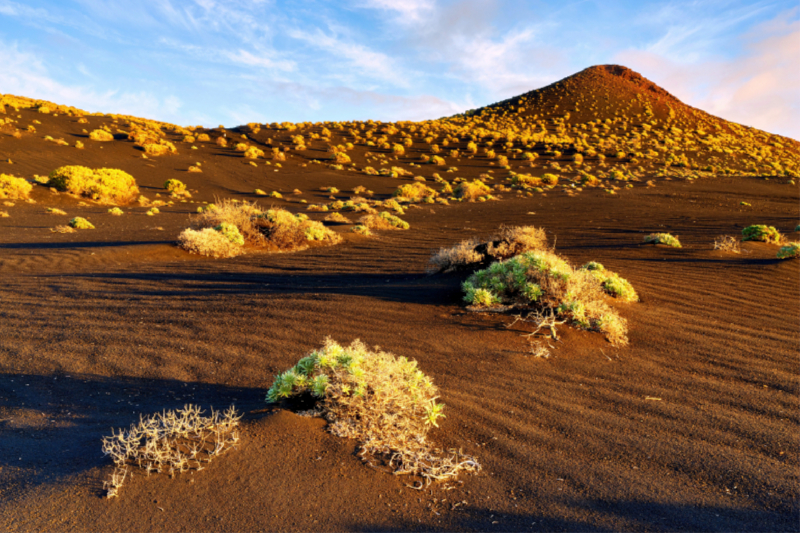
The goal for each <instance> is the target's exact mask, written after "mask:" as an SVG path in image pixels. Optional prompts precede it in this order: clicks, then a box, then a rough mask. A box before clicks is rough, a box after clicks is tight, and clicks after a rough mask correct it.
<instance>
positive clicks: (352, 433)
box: [267, 338, 480, 483]
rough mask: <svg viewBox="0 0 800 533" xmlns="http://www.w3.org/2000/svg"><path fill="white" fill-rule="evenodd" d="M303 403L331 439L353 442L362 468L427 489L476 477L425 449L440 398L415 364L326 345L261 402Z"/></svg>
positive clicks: (455, 459) (459, 462)
mask: <svg viewBox="0 0 800 533" xmlns="http://www.w3.org/2000/svg"><path fill="white" fill-rule="evenodd" d="M306 395H310V396H311V397H313V398H316V400H317V402H318V403H317V405H318V409H319V410H318V412H319V413H320V414H322V416H324V417H325V419H326V420H327V421H328V423H329V426H328V427H329V430H330V431H331V433H333V434H334V435H336V436H339V437H345V438H351V439H356V440H358V442H359V447H360V455H361V456H362V458H364V459H365V460H366V459H367V457H369V456H377V457H380V458H382V459H384V460H387V461H388V464H389V467H390V468H391V469H392V470H393V471H394V472H395V473H396V474H412V475H419V476H422V477H423V478H424V479H425V480H426V481H427V482H428V483H429V482H431V481H434V480H444V479H450V478H453V477H455V476H456V475H457V474H458V473H459V472H460V471H467V472H475V471H478V470H479V469H480V465H479V464H478V462H477V461H476V460H475V459H474V458H472V457H468V456H464V455H462V454H461V453H460V452H456V451H451V452H450V454H449V455H448V456H440V455H438V453H437V451H436V450H434V448H433V447H432V446H431V445H430V444H429V443H428V441H427V433H428V431H429V430H430V429H431V428H432V427H437V426H438V422H439V419H440V418H443V417H444V416H445V415H444V414H443V413H442V410H443V408H444V404H442V403H438V402H437V401H436V400H437V399H438V397H439V391H438V389H437V388H436V386H435V385H434V384H433V382H432V381H431V379H430V378H429V377H427V376H426V375H425V374H423V373H422V371H421V370H419V368H418V367H417V363H416V361H411V360H408V359H406V358H405V357H395V356H394V355H392V354H390V353H387V352H383V351H380V350H377V349H376V350H375V351H371V350H369V349H368V348H367V347H366V346H365V345H364V344H363V343H361V342H360V341H354V342H353V343H352V344H350V346H341V345H339V344H338V343H336V342H335V341H333V340H332V339H330V338H328V339H326V340H325V343H324V344H323V346H322V348H320V349H318V350H314V351H312V352H310V353H309V354H308V355H307V356H306V357H303V358H302V359H300V361H299V362H298V363H297V364H296V365H295V366H294V367H293V368H291V369H289V370H287V371H286V372H284V373H282V374H280V375H278V376H276V378H275V381H274V382H273V383H272V386H271V387H270V388H269V391H268V392H267V401H268V402H273V403H274V402H280V401H282V400H285V399H289V398H293V397H302V396H306Z"/></svg>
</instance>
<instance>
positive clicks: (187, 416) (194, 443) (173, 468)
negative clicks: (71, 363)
mask: <svg viewBox="0 0 800 533" xmlns="http://www.w3.org/2000/svg"><path fill="white" fill-rule="evenodd" d="M204 412H205V411H203V410H201V409H200V407H199V406H196V405H191V404H190V405H185V406H184V407H183V409H177V410H176V411H164V412H161V413H156V414H154V415H150V416H147V417H140V418H139V423H138V424H133V425H131V427H130V429H129V430H127V431H125V430H124V429H120V430H119V432H116V431H114V430H112V433H111V436H109V437H103V453H104V454H105V455H108V456H110V457H111V459H112V460H113V461H114V464H115V465H116V468H115V469H114V473H113V474H112V475H111V478H110V479H109V480H108V481H105V482H103V487H104V488H105V489H106V491H107V494H106V495H107V497H108V498H113V497H114V496H118V495H119V489H120V488H121V487H122V484H123V483H124V482H125V478H126V477H127V475H128V472H129V468H130V467H131V466H138V467H139V468H142V469H144V470H145V471H146V472H147V474H148V475H150V474H151V473H153V472H156V473H158V472H160V473H167V474H170V475H174V474H176V473H183V472H186V471H188V470H192V469H194V470H198V471H199V470H202V469H203V468H204V466H203V465H204V464H206V463H209V462H211V460H212V459H214V458H215V457H217V456H219V455H221V454H223V453H224V452H226V451H227V450H228V449H230V448H231V447H232V446H235V445H236V444H237V443H238V442H239V432H238V430H237V427H238V425H239V420H240V419H241V415H239V414H238V413H237V412H236V409H235V408H234V407H233V406H231V407H229V408H228V409H227V410H225V411H224V412H220V411H214V410H213V409H212V410H211V416H207V417H204V416H202V415H203V413H204Z"/></svg>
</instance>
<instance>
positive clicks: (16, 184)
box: [0, 174, 33, 200]
mask: <svg viewBox="0 0 800 533" xmlns="http://www.w3.org/2000/svg"><path fill="white" fill-rule="evenodd" d="M32 190H33V185H31V184H30V183H28V180H26V179H25V178H17V177H15V176H11V175H9V174H0V200H26V199H27V198H28V196H29V195H30V193H31V191H32Z"/></svg>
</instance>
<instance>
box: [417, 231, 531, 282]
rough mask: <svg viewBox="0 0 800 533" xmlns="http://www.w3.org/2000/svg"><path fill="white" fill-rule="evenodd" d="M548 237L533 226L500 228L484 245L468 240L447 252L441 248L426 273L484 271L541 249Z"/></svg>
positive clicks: (482, 242) (448, 249) (478, 241)
mask: <svg viewBox="0 0 800 533" xmlns="http://www.w3.org/2000/svg"><path fill="white" fill-rule="evenodd" d="M546 246H547V236H546V235H545V232H544V230H543V229H542V228H536V227H534V226H502V227H501V228H500V230H499V231H498V232H497V233H495V234H494V235H492V236H491V237H489V238H488V239H487V240H485V241H480V240H478V239H467V240H465V241H461V242H460V243H458V244H456V245H455V246H451V247H449V248H440V249H439V251H438V252H436V253H434V254H433V256H432V257H431V259H430V266H429V268H428V272H429V273H436V272H454V271H459V270H474V269H476V268H484V267H487V266H489V264H490V263H492V262H494V261H500V260H503V259H508V258H510V257H514V256H515V255H519V254H521V253H523V252H529V251H532V250H540V249H544V248H545V247H546Z"/></svg>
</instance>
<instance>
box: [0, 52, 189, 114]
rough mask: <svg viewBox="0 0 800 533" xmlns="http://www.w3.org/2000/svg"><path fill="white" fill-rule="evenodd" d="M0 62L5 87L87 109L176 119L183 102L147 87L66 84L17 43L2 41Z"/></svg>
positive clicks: (22, 93) (29, 95) (14, 91)
mask: <svg viewBox="0 0 800 533" xmlns="http://www.w3.org/2000/svg"><path fill="white" fill-rule="evenodd" d="M0 64H2V65H3V68H4V70H5V72H4V74H3V81H2V91H3V92H6V93H10V94H16V95H20V96H27V97H30V98H39V99H42V100H49V101H52V102H55V103H58V104H64V105H71V106H75V107H78V108H80V109H84V110H86V111H92V112H96V111H102V112H108V113H120V114H131V115H137V116H141V117H147V118H155V119H159V120H164V121H170V122H177V121H179V119H180V116H181V114H180V109H181V107H182V106H183V102H182V101H181V99H180V98H178V97H177V96H175V95H167V96H164V97H159V96H156V95H154V94H152V93H148V92H146V91H123V90H119V89H108V90H105V91H98V90H96V89H93V88H90V87H86V86H80V85H65V84H62V83H59V82H58V81H56V80H54V79H53V78H52V77H50V75H49V74H48V71H47V68H46V67H45V66H44V64H43V62H42V60H41V59H40V58H39V57H38V56H36V55H34V54H32V53H30V52H26V51H22V50H20V49H19V47H18V46H17V45H16V44H12V45H8V44H6V43H3V42H2V41H0Z"/></svg>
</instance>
